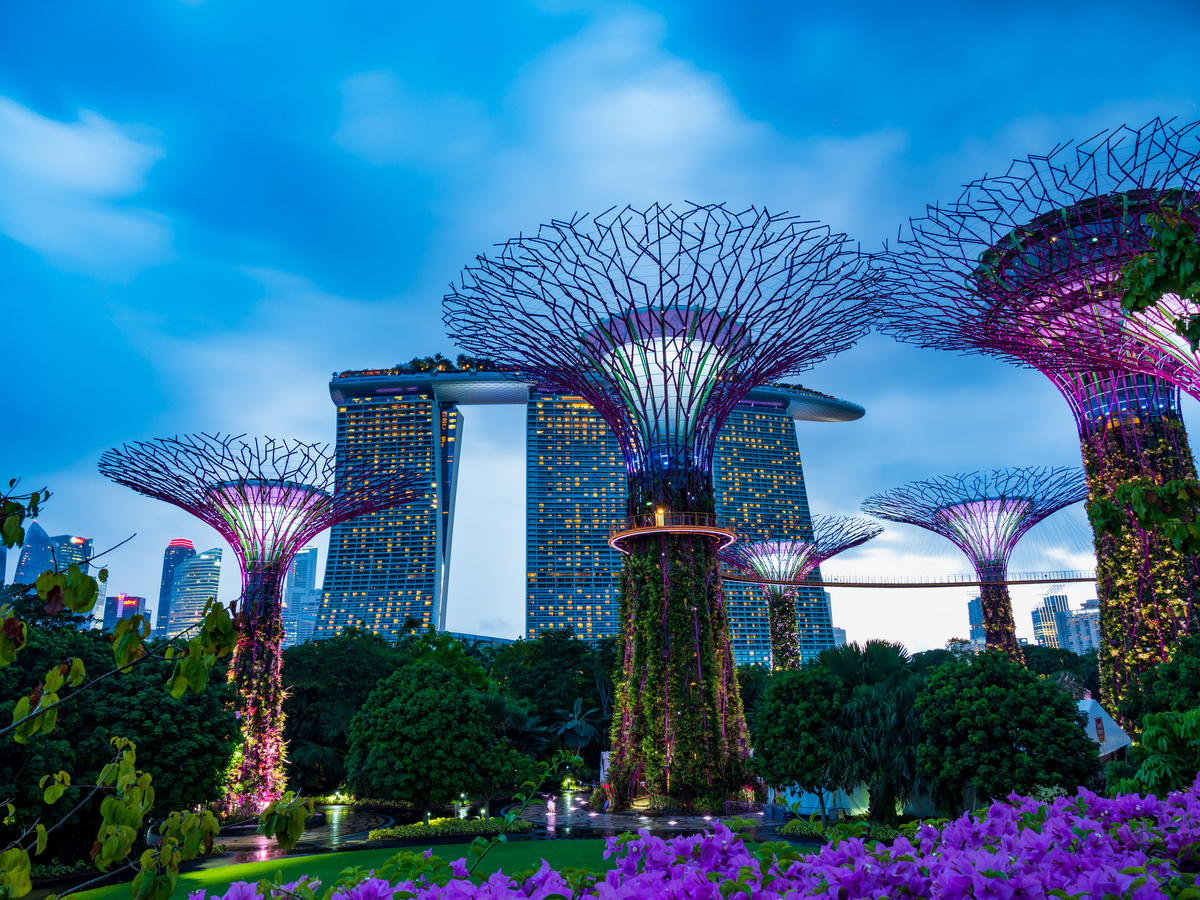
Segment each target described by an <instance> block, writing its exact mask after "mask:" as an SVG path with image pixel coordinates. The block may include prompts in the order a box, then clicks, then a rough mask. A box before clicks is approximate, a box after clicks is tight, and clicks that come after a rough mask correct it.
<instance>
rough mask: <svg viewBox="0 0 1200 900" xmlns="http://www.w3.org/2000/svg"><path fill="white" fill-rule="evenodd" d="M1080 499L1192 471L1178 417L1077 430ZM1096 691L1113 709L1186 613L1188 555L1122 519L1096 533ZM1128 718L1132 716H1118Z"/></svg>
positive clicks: (1185, 621)
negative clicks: (1083, 484)
mask: <svg viewBox="0 0 1200 900" xmlns="http://www.w3.org/2000/svg"><path fill="white" fill-rule="evenodd" d="M1082 450H1083V463H1084V471H1085V472H1086V474H1087V479H1088V505H1089V507H1090V506H1091V504H1092V503H1093V502H1094V501H1095V500H1098V499H1100V498H1107V499H1111V498H1112V495H1113V492H1114V490H1115V489H1116V488H1117V486H1118V485H1120V484H1121V483H1123V482H1126V481H1129V480H1130V479H1133V478H1149V479H1152V480H1154V481H1156V482H1160V483H1161V482H1163V481H1170V480H1173V479H1189V480H1194V479H1195V478H1196V466H1195V462H1194V460H1193V457H1192V451H1191V447H1190V445H1189V442H1188V437H1187V432H1186V431H1185V430H1184V427H1183V423H1182V422H1181V421H1180V420H1178V419H1176V418H1174V417H1151V416H1147V415H1144V414H1143V415H1142V416H1141V417H1140V418H1133V417H1127V418H1124V419H1121V420H1119V421H1117V420H1113V421H1110V422H1109V424H1108V427H1096V428H1092V429H1090V430H1086V431H1085V432H1084V434H1083V436H1082ZM1094 538H1095V544H1096V589H1097V593H1098V594H1099V599H1100V628H1101V648H1100V654H1099V656H1100V691H1101V696H1102V698H1103V699H1104V701H1105V702H1106V704H1108V706H1109V708H1110V709H1112V711H1113V712H1114V714H1116V713H1117V712H1119V710H1120V706H1121V704H1122V702H1124V700H1125V698H1126V697H1127V696H1128V693H1129V690H1130V689H1131V688H1132V687H1133V686H1134V685H1136V684H1137V682H1138V681H1139V680H1140V678H1141V676H1142V674H1143V673H1145V672H1146V671H1147V670H1149V669H1152V668H1154V667H1155V666H1157V665H1158V664H1159V663H1161V662H1163V661H1165V660H1166V659H1168V658H1169V657H1170V653H1171V650H1172V649H1173V647H1174V646H1175V644H1176V642H1177V641H1178V640H1179V638H1180V637H1181V636H1183V635H1184V634H1186V633H1188V632H1189V630H1190V625H1191V624H1192V618H1193V615H1194V609H1193V600H1194V597H1195V593H1196V574H1197V571H1196V560H1195V559H1192V558H1188V557H1185V556H1184V555H1183V554H1181V553H1179V552H1178V551H1177V550H1175V549H1174V548H1173V547H1171V546H1170V544H1169V543H1168V542H1165V541H1163V540H1162V539H1161V537H1160V536H1159V535H1158V534H1157V533H1155V532H1153V531H1151V532H1147V531H1144V530H1142V529H1141V528H1139V527H1138V526H1137V525H1136V524H1135V523H1134V522H1133V521H1132V519H1130V520H1129V521H1128V524H1127V525H1126V526H1125V527H1124V528H1123V529H1122V531H1121V533H1120V534H1118V535H1110V534H1102V533H1097V534H1095V536H1094ZM1124 724H1135V723H1124Z"/></svg>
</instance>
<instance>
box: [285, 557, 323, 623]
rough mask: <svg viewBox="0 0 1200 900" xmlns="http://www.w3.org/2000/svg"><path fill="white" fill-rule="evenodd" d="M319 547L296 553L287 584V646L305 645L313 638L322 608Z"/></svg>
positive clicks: (289, 570)
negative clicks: (319, 581)
mask: <svg viewBox="0 0 1200 900" xmlns="http://www.w3.org/2000/svg"><path fill="white" fill-rule="evenodd" d="M316 588H317V548H316V547H305V548H304V549H303V550H301V551H300V552H299V553H297V554H296V558H295V559H293V560H292V565H291V567H290V568H289V569H288V573H287V578H286V580H285V581H284V584H283V630H284V636H283V646H284V647H291V646H292V645H293V644H302V643H304V641H306V640H308V639H309V638H310V637H312V632H313V626H314V624H315V622H316V615H317V609H318V608H319V606H320V600H321V598H320V594H319V592H318V591H317V589H316Z"/></svg>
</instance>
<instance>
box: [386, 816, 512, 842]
mask: <svg viewBox="0 0 1200 900" xmlns="http://www.w3.org/2000/svg"><path fill="white" fill-rule="evenodd" d="M532 828H533V823H531V822H527V821H526V820H525V819H515V820H514V821H513V823H512V824H511V825H510V826H508V828H507V831H508V833H509V834H512V833H514V832H524V831H529V830H531V829H532ZM502 830H505V828H504V819H503V817H492V818H490V819H451V818H446V819H430V820H429V826H428V827H426V825H425V823H424V822H417V823H416V824H415V825H393V826H392V827H390V828H373V829H371V832H370V834H368V835H367V837H368V838H369V839H370V840H372V841H386V840H395V839H396V838H423V837H446V836H448V835H456V834H463V835H469V834H499V833H500V832H501V831H502Z"/></svg>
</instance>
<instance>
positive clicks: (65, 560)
mask: <svg viewBox="0 0 1200 900" xmlns="http://www.w3.org/2000/svg"><path fill="white" fill-rule="evenodd" d="M50 540H51V541H53V542H54V554H55V557H56V558H57V560H58V568H59V570H60V571H65V570H66V568H67V566H69V565H71V564H72V563H74V564H75V565H77V566H79V569H80V571H82V572H87V571H88V567H89V563H88V560H90V559H91V558H92V539H91V538H85V537H79V536H78V535H74V534H56V535H55V536H54V537H52V538H50Z"/></svg>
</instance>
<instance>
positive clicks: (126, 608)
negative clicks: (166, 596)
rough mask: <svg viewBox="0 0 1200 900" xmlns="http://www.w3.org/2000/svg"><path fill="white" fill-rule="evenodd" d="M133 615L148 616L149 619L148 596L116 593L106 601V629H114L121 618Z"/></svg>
mask: <svg viewBox="0 0 1200 900" xmlns="http://www.w3.org/2000/svg"><path fill="white" fill-rule="evenodd" d="M133 616H146V617H147V618H146V620H147V621H149V617H150V613H149V612H147V611H146V598H145V597H134V596H133V595H132V594H114V595H113V596H111V597H108V598H107V599H105V601H104V626H103V627H104V630H105V631H112V630H113V629H114V628H116V627H117V622H118V621H120V620H121V619H129V618H132V617H133Z"/></svg>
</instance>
